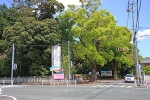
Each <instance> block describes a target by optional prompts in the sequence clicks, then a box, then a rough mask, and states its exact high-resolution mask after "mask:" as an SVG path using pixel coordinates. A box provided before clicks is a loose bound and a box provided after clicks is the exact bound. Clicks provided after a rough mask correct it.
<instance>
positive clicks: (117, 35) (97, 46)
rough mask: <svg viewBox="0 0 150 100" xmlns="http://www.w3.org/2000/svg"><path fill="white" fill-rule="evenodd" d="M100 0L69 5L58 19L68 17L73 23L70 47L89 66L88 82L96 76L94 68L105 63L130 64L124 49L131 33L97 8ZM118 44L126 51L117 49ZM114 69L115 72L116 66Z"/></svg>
mask: <svg viewBox="0 0 150 100" xmlns="http://www.w3.org/2000/svg"><path fill="white" fill-rule="evenodd" d="M99 5H100V1H99V0H97V1H95V2H94V1H92V0H88V1H87V4H84V1H82V8H76V7H75V6H74V5H69V7H70V9H69V10H68V11H66V12H65V13H64V14H63V15H62V16H61V17H60V18H63V19H64V18H65V17H66V16H67V18H69V21H72V22H73V23H74V25H73V26H72V28H71V34H72V37H73V38H74V41H75V42H73V41H72V44H71V49H72V54H73V56H75V57H78V58H80V59H83V60H84V62H86V63H87V64H88V65H89V66H92V77H91V81H92V82H95V81H96V79H97V75H96V71H97V67H98V66H100V67H103V66H104V65H105V64H107V63H108V62H112V64H114V62H113V61H115V63H116V62H117V63H122V64H124V63H125V64H128V65H132V60H131V59H128V58H127V57H126V56H127V53H128V52H129V51H128V48H129V47H131V46H132V45H131V44H130V43H129V42H130V40H131V36H132V34H131V32H130V31H129V30H128V29H127V28H126V27H119V26H116V21H115V20H114V17H113V16H112V15H111V14H110V13H109V12H108V11H106V10H100V11H98V10H97V8H98V7H99ZM118 47H124V48H125V49H126V52H118V51H117V50H116V49H117V48H118ZM112 67H113V68H114V75H117V74H116V72H117V71H116V70H117V69H116V67H117V65H113V66H112Z"/></svg>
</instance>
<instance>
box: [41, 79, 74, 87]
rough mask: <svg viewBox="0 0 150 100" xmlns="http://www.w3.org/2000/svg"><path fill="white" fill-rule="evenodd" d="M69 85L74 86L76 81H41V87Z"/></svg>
mask: <svg viewBox="0 0 150 100" xmlns="http://www.w3.org/2000/svg"><path fill="white" fill-rule="evenodd" d="M44 84H45V85H53V86H55V85H67V86H69V85H71V84H74V85H75V86H76V85H77V81H76V80H42V86H43V85H44Z"/></svg>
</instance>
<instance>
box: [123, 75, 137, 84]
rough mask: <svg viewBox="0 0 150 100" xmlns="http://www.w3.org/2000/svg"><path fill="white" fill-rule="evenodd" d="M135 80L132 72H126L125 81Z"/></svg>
mask: <svg viewBox="0 0 150 100" xmlns="http://www.w3.org/2000/svg"><path fill="white" fill-rule="evenodd" d="M134 81H135V77H134V76H133V75H132V74H127V75H126V76H125V82H134Z"/></svg>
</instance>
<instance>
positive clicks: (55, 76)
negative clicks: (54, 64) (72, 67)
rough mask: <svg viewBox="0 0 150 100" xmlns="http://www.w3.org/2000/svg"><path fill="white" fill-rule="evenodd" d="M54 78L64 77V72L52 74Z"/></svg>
mask: <svg viewBox="0 0 150 100" xmlns="http://www.w3.org/2000/svg"><path fill="white" fill-rule="evenodd" d="M54 79H61V80H63V79H64V74H54Z"/></svg>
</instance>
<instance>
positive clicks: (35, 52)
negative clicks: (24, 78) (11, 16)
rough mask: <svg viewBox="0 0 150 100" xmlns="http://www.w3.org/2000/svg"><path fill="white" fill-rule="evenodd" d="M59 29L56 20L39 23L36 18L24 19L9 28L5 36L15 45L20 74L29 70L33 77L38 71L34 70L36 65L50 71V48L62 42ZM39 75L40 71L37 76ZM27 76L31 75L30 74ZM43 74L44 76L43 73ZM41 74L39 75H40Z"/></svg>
mask: <svg viewBox="0 0 150 100" xmlns="http://www.w3.org/2000/svg"><path fill="white" fill-rule="evenodd" d="M57 27H58V25H57V22H56V20H54V19H46V20H43V21H37V20H36V19H35V18H34V17H22V18H20V20H18V22H16V23H15V24H14V25H13V26H10V27H7V29H6V32H5V34H4V36H5V39H6V40H7V41H8V42H9V43H10V44H12V43H15V52H16V53H15V55H16V56H15V57H16V59H15V61H16V62H17V63H18V66H20V67H19V68H18V69H19V71H20V74H23V75H25V73H27V72H26V71H27V70H29V71H31V72H30V75H33V74H32V73H34V72H33V71H36V70H33V69H35V68H34V67H35V66H36V65H39V66H43V67H45V68H46V69H47V70H48V68H49V66H50V52H51V49H50V47H51V45H53V44H58V43H59V42H60V38H59V34H57ZM44 45H46V46H44ZM39 66H37V70H39V68H43V67H39ZM32 67H33V68H32ZM30 69H32V70H30ZM41 70H43V71H44V70H45V69H41ZM45 72H46V70H45ZM38 73H39V71H37V73H36V75H37V74H38ZM46 73H47V72H46ZM27 74H28V75H29V73H27ZM41 74H42V75H43V73H41ZM41 74H40V73H39V75H41Z"/></svg>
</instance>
